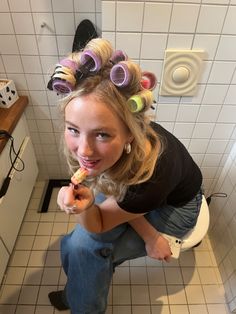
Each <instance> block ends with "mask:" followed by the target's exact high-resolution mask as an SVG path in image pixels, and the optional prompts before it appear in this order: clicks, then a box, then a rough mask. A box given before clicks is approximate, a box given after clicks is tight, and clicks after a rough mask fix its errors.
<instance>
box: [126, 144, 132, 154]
mask: <svg viewBox="0 0 236 314" xmlns="http://www.w3.org/2000/svg"><path fill="white" fill-rule="evenodd" d="M131 149H132V148H131V144H130V143H126V144H125V152H126V154H130V153H131Z"/></svg>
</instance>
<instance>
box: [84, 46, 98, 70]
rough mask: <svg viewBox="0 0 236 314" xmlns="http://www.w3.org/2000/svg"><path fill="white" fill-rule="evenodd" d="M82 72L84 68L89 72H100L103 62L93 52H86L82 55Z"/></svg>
mask: <svg viewBox="0 0 236 314" xmlns="http://www.w3.org/2000/svg"><path fill="white" fill-rule="evenodd" d="M81 65H82V67H80V69H81V72H83V68H84V69H85V70H87V71H88V72H98V71H99V70H100V69H101V66H102V61H101V58H99V57H98V56H97V55H96V54H95V53H94V52H93V51H92V50H85V51H84V52H83V53H82V55H81Z"/></svg>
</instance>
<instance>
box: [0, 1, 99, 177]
mask: <svg viewBox="0 0 236 314" xmlns="http://www.w3.org/2000/svg"><path fill="white" fill-rule="evenodd" d="M87 18H88V19H90V21H92V22H93V23H94V24H95V25H96V26H97V32H98V33H101V1H100V0H86V1H84V0H66V1H64V0H40V1H38V0H20V1H19V0H0V78H11V79H13V80H14V82H15V83H16V88H17V90H18V93H19V94H20V95H28V96H29V99H30V103H29V106H28V108H27V110H26V117H27V121H28V125H29V129H30V133H31V138H32V141H33V144H34V148H35V152H36V156H37V159H38V163H39V169H40V176H41V178H42V179H43V178H52V179H57V178H66V177H67V175H68V174H67V167H66V166H65V162H64V160H63V154H62V153H61V152H60V150H59V146H60V145H59V137H60V130H59V128H60V123H59V121H58V114H57V107H56V106H55V105H56V102H57V96H56V95H55V93H54V92H50V91H48V90H47V88H46V85H47V82H48V80H49V77H50V75H49V73H52V70H53V68H54V65H55V64H56V63H57V62H58V60H59V59H61V58H62V57H64V56H65V55H66V54H67V53H68V52H70V51H71V49H72V43H73V38H74V34H75V30H76V27H77V25H78V24H79V22H80V21H82V20H83V19H87ZM43 23H46V26H45V27H44V28H42V27H41V25H42V24H43Z"/></svg>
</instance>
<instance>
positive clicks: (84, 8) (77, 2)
mask: <svg viewBox="0 0 236 314" xmlns="http://www.w3.org/2000/svg"><path fill="white" fill-rule="evenodd" d="M74 7H75V12H95V0H86V1H84V0H74Z"/></svg>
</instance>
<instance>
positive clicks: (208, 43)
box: [193, 34, 220, 60]
mask: <svg viewBox="0 0 236 314" xmlns="http://www.w3.org/2000/svg"><path fill="white" fill-rule="evenodd" d="M219 39H220V36H219V35H211V34H207V35H206V34H196V35H195V37H194V42H193V49H203V50H205V51H206V53H207V59H208V60H212V59H213V58H214V56H215V54H216V50H217V46H218V42H219Z"/></svg>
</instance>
